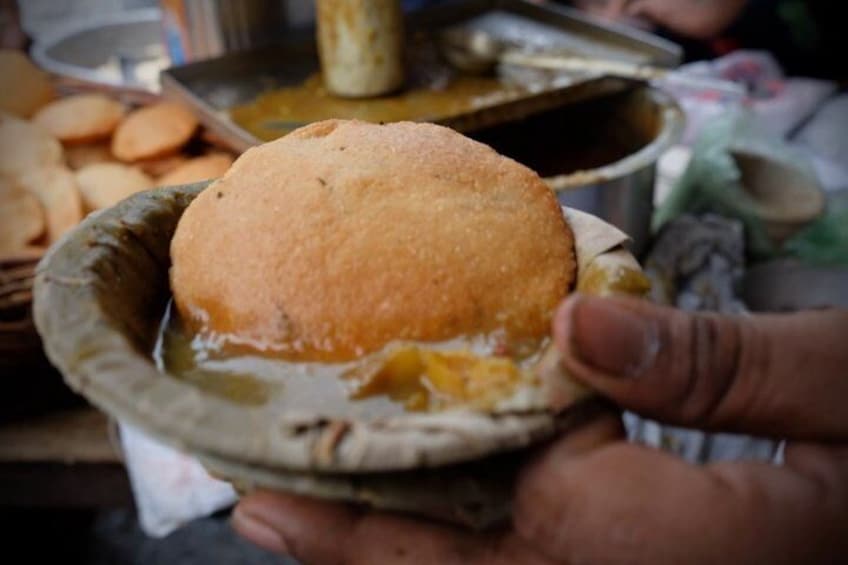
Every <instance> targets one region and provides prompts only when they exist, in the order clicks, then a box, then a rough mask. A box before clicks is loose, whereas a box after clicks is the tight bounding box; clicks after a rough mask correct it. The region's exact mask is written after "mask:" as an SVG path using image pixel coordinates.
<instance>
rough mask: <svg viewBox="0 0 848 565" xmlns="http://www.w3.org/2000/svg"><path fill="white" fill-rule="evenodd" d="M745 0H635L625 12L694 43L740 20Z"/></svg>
mask: <svg viewBox="0 0 848 565" xmlns="http://www.w3.org/2000/svg"><path fill="white" fill-rule="evenodd" d="M745 2H746V0H723V1H722V2H721V4H722V5H721V6H717V5H716V4H715V2H679V1H677V0H675V1H673V2H671V1H668V0H634V1H633V2H632V3H631V4H630V6H628V8H627V12H628V14H629V15H630V16H633V17H640V18H646V19H648V20H651V21H652V22H654V23H656V24H658V25H661V26H663V27H665V28H667V29H669V30H672V31H674V32H676V33H679V34H681V35H685V36H687V37H692V38H695V39H712V38H714V37H716V36H717V35H719V34H720V33H721V32H723V31H724V30H725V29H726V28H727V27H728V26H730V25H731V24H732V23H733V21H734V20H736V18H737V17H738V16H739V13H740V12H741V11H742V9H743V8H744V7H745Z"/></svg>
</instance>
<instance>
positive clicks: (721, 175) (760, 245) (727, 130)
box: [653, 110, 815, 259]
mask: <svg viewBox="0 0 848 565" xmlns="http://www.w3.org/2000/svg"><path fill="white" fill-rule="evenodd" d="M753 123H754V122H753V120H752V119H751V117H750V115H749V114H747V113H746V112H745V111H744V110H741V111H737V112H729V113H728V114H727V115H725V116H724V117H722V118H720V119H718V120H716V121H715V122H713V123H711V124H709V125H708V126H707V127H705V128H704V130H703V131H702V132H701V135H700V136H699V138H698V140H697V142H696V143H695V146H694V147H693V154H692V160H691V161H690V163H689V167H688V168H687V169H686V172H685V173H684V174H683V176H682V177H681V178H680V179H679V180H678V181H677V183H676V184H675V186H674V188H673V189H672V191H671V193H670V194H669V196H668V197H667V198H666V200H665V201H664V202H663V203H662V205H661V206H660V207H659V208H658V209H657V210H656V212H655V213H654V218H653V228H654V230H655V231H658V230H659V229H660V228H661V227H662V226H663V225H664V224H666V223H667V222H669V221H670V220H673V219H674V218H677V217H678V216H680V215H682V214H684V213H692V214H696V215H698V214H704V213H707V212H712V213H716V214H719V215H721V216H725V217H730V218H736V219H738V220H740V221H741V222H742V223H743V224H744V226H745V235H746V245H747V249H748V252H749V254H751V255H752V256H753V257H755V258H758V259H767V258H771V257H774V256H777V255H778V254H780V248H779V246H778V245H777V244H776V243H775V242H774V241H772V240H771V239H770V237H769V235H768V233H767V230H766V226H765V225H764V223H763V221H762V219H761V217H760V214H759V213H758V211H759V210H760V207H759V204H758V202H757V200H756V199H755V198H753V197H752V196H751V194H750V193H749V192H747V191H746V190H745V189H744V187H743V185H742V171H741V170H740V166H739V163H738V162H737V157H736V155H739V154H747V155H757V156H762V157H765V158H767V159H769V160H770V161H774V162H776V163H780V164H783V165H785V166H788V167H792V168H793V169H795V170H798V171H800V172H801V173H802V174H805V175H810V176H811V177H812V178H815V173H814V172H813V170H812V168H811V167H810V165H809V163H808V162H807V160H806V158H805V157H804V156H803V155H801V154H800V153H798V152H796V151H795V150H793V149H792V148H790V147H789V146H787V145H786V144H785V143H783V142H781V141H777V140H774V138H773V136H770V135H768V134H766V133H762V132H760V131H759V130H758V129H757V128H756V127H755V126H754V125H753Z"/></svg>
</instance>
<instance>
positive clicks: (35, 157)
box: [0, 113, 62, 177]
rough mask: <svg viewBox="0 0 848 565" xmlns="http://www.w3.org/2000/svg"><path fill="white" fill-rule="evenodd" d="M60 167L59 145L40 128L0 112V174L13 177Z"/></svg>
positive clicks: (60, 148)
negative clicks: (41, 169)
mask: <svg viewBox="0 0 848 565" xmlns="http://www.w3.org/2000/svg"><path fill="white" fill-rule="evenodd" d="M61 164H62V145H61V144H60V143H59V142H58V141H57V140H56V138H55V137H53V136H52V135H50V134H49V133H47V132H46V131H44V130H43V129H42V128H40V127H38V126H36V125H33V124H31V123H29V122H27V121H24V120H21V119H18V118H15V117H14V116H11V115H9V114H2V113H0V175H6V176H9V177H16V176H19V175H22V174H24V173H27V172H29V171H31V170H33V169H39V168H42V167H52V166H59V165H61Z"/></svg>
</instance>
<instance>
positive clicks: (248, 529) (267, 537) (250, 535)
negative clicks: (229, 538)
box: [232, 506, 289, 555]
mask: <svg viewBox="0 0 848 565" xmlns="http://www.w3.org/2000/svg"><path fill="white" fill-rule="evenodd" d="M232 525H233V528H235V530H236V531H237V532H238V533H239V534H241V535H242V536H244V537H245V538H247V539H248V540H250V541H252V542H253V543H255V544H256V545H258V546H260V547H263V548H265V549H267V550H268V551H273V552H274V553H282V554H285V555H288V554H289V548H288V545H286V540H284V539H283V536H282V535H281V534H280V532H278V531H277V530H275V529H274V528H273V527H271V526H270V525H268V524H267V523H265V522H264V521H263V520H262V519H261V518H259V517H257V516H254V515H252V514H250V513H248V512H245V511H244V510H242V509H241V507H238V506H237V507H236V509H235V510H234V511H233V516H232Z"/></svg>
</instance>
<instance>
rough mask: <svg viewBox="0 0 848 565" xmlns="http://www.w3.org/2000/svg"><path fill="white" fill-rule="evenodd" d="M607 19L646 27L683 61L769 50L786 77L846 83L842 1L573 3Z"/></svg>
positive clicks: (847, 43) (602, 0)
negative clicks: (679, 49)
mask: <svg viewBox="0 0 848 565" xmlns="http://www.w3.org/2000/svg"><path fill="white" fill-rule="evenodd" d="M572 3H573V4H574V5H575V6H576V7H578V8H580V9H582V10H584V11H586V12H588V13H590V14H593V15H595V16H599V17H602V18H606V19H611V20H616V21H621V22H624V23H633V24H635V25H649V26H654V27H656V31H658V32H659V33H660V34H662V35H665V36H666V37H669V38H670V39H672V40H674V41H676V42H678V43H680V44H681V45H682V46H683V47H684V49H685V50H686V57H687V59H688V60H698V59H712V58H715V57H719V56H721V55H725V54H727V53H729V52H731V51H734V50H736V49H764V50H767V51H770V52H771V53H772V54H773V55H774V56H775V57H776V58H777V59H778V60H779V61H780V63H781V64H782V65H783V67H784V70H785V71H786V72H787V74H790V75H807V76H824V77H830V78H836V79H848V67H846V65H845V64H844V62H843V58H842V57H840V54H841V53H844V52H845V50H846V47H848V40H846V34H845V33H844V32H843V31H841V30H838V29H837V26H840V25H841V24H842V18H839V15H841V10H840V9H839V8H840V7H842V6H844V3H842V2H832V1H830V2H829V1H827V0H574V1H573V2H572Z"/></svg>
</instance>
